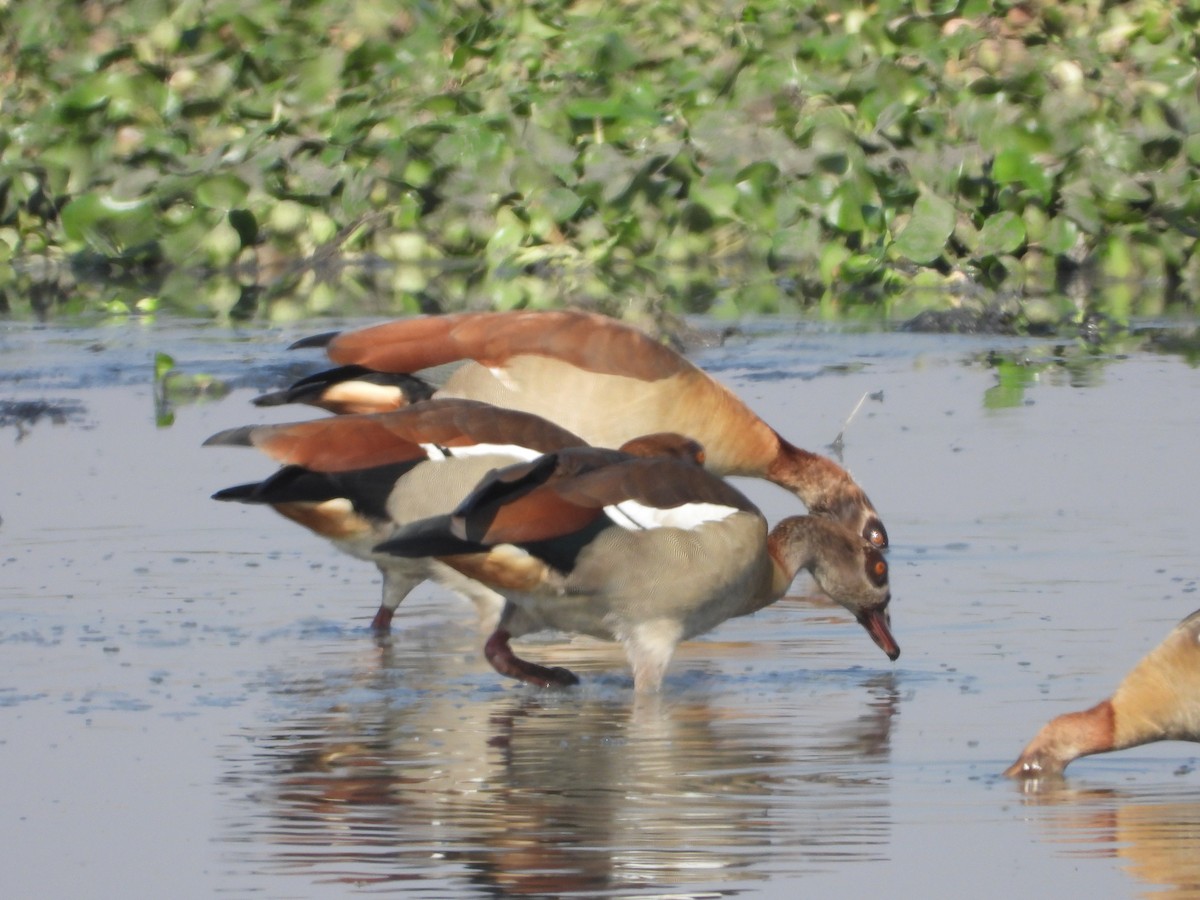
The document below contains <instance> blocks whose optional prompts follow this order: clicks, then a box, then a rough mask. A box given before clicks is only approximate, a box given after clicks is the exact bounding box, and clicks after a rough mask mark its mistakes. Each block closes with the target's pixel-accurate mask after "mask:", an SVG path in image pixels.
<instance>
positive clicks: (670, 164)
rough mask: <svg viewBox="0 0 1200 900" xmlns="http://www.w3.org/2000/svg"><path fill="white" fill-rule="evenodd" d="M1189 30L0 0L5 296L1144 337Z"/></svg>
mask: <svg viewBox="0 0 1200 900" xmlns="http://www.w3.org/2000/svg"><path fill="white" fill-rule="evenodd" d="M1198 25H1200V0H1131V2H1099V0H1089V2H1078V3H1060V2H1051V0H1046V2H1041V0H1028V2H1024V3H1003V2H1001V3H984V2H980V0H961V2H949V0H925V2H916V3H912V2H899V0H880V2H877V3H874V4H858V3H840V2H823V3H795V2H782V0H748V2H741V3H737V2H693V3H680V2H663V0H657V2H656V0H649V2H614V0H581V2H576V3H567V2H556V0H542V2H528V3H516V2H493V3H485V2H465V0H460V2H431V0H426V2H413V0H402V2H401V0H358V2H356V0H325V2H317V0H313V2H293V0H205V2H201V0H183V2H164V0H127V2H109V3H105V2H85V3H79V2H77V0H71V2H60V0H43V2H40V3H26V2H14V0H0V98H2V99H0V121H2V122H3V128H2V129H0V272H4V273H5V274H3V275H0V292H2V295H0V296H2V299H0V303H3V304H5V305H6V306H7V307H8V308H10V309H11V310H12V311H14V312H19V311H20V310H21V309H22V308H25V307H26V305H28V304H32V305H33V307H35V308H36V309H38V310H42V309H44V308H45V307H47V306H53V305H54V304H56V303H64V302H65V303H66V304H67V306H68V307H69V308H72V309H78V308H80V305H81V304H86V303H93V304H97V303H98V304H100V305H108V306H109V307H110V308H113V309H117V310H121V309H125V308H131V307H135V306H136V305H137V303H138V302H140V303H141V304H142V306H143V307H144V308H146V309H151V308H153V307H154V306H155V304H157V303H166V304H168V305H169V306H170V307H171V308H172V309H176V310H181V311H185V312H192V313H199V314H214V313H215V314H218V315H225V314H233V315H235V316H238V315H241V316H254V315H264V314H269V315H272V316H275V317H285V316H289V315H308V314H312V313H319V312H324V311H335V312H344V313H351V312H388V313H397V312H405V311H415V310H417V309H422V308H425V309H429V308H441V309H454V308H462V307H464V306H472V307H481V306H494V307H497V308H511V307H518V306H532V307H543V306H554V305H559V304H562V303H566V302H585V303H590V304H593V305H597V306H599V307H600V308H605V309H619V308H623V307H624V306H625V305H627V304H630V303H632V304H634V305H645V306H662V307H664V308H667V309H670V310H675V311H686V312H717V313H722V312H727V313H738V312H769V311H775V310H788V311H794V310H797V309H809V308H812V307H814V306H816V307H819V308H820V309H822V310H824V311H835V312H836V311H843V312H844V311H845V310H846V308H847V307H850V306H854V305H861V306H863V307H866V308H869V309H872V310H882V311H883V313H884V314H885V315H892V316H896V315H899V314H902V313H904V314H906V313H907V312H909V311H910V310H911V309H912V308H915V307H914V306H913V304H914V302H916V303H920V304H929V303H933V304H935V305H937V304H940V305H947V304H950V303H953V302H957V301H956V300H955V298H956V297H959V298H961V297H963V296H966V297H971V296H972V295H973V294H979V293H983V294H985V295H987V296H1010V297H1016V298H1026V297H1035V296H1036V297H1049V298H1050V305H1049V312H1048V313H1046V308H1045V301H1042V311H1043V314H1047V315H1048V316H1049V317H1050V318H1051V319H1053V318H1054V317H1056V316H1059V315H1061V314H1065V313H1067V312H1068V311H1071V310H1076V309H1077V307H1076V306H1072V303H1071V295H1072V292H1075V291H1082V292H1083V293H1084V294H1087V295H1088V296H1107V297H1109V298H1110V300H1109V301H1106V302H1110V303H1112V304H1114V305H1115V307H1116V310H1115V312H1117V313H1118V314H1119V313H1121V312H1122V311H1124V312H1129V311H1130V309H1131V307H1129V305H1128V304H1130V303H1136V304H1138V305H1137V306H1136V308H1133V311H1137V312H1154V311H1156V310H1157V309H1158V308H1159V307H1160V306H1161V305H1162V304H1166V303H1172V302H1185V303H1190V302H1191V301H1192V300H1194V299H1195V298H1196V296H1197V295H1198V294H1200V260H1197V255H1196V254H1195V252H1194V250H1195V247H1196V238H1197V230H1198V223H1200V171H1198V170H1200V101H1198V87H1200V84H1198V80H1197V59H1198V57H1200V46H1198V43H1200V40H1198V38H1197V26H1198ZM4 261H9V262H11V263H12V268H11V270H6V269H5V268H4V266H3V265H2V263H3V262H4ZM97 284H100V285H103V287H102V288H101V289H99V290H95V289H93V290H84V288H85V287H88V286H91V287H92V288H94V287H95V286H96V285H97ZM1096 285H1101V286H1107V287H1111V286H1112V285H1117V286H1118V289H1117V290H1116V291H1111V290H1110V291H1107V292H1104V293H1091V292H1092V290H1093V288H1094V286H1096ZM914 297H916V298H918V300H916V301H914V300H913V299H912V298H914ZM81 298H88V299H87V300H84V299H81ZM1056 298H1062V299H1061V300H1060V299H1056ZM1112 298H1115V299H1112ZM1075 299H1076V300H1077V299H1078V298H1075Z"/></svg>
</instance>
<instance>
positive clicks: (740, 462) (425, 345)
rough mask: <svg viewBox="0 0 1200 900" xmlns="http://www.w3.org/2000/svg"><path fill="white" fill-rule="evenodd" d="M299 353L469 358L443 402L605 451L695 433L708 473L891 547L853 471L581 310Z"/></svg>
mask: <svg viewBox="0 0 1200 900" xmlns="http://www.w3.org/2000/svg"><path fill="white" fill-rule="evenodd" d="M293 346H295V347H325V348H326V350H327V352H328V354H329V357H330V359H332V360H333V361H334V362H337V363H340V364H343V365H355V366H363V367H365V368H367V369H370V370H378V371H387V372H417V371H420V370H421V369H425V368H428V367H431V366H437V365H442V364H446V363H452V362H459V361H463V360H467V361H470V362H468V363H467V364H466V365H463V366H462V367H460V368H459V369H458V370H456V371H455V373H454V374H453V375H452V376H451V377H450V379H449V381H448V382H447V383H446V385H445V386H444V387H443V388H442V389H441V390H440V391H439V396H443V397H466V398H471V399H475V400H482V401H486V402H489V403H493V404H496V405H497V406H504V407H509V408H513V409H521V410H524V411H527V412H531V413H536V414H538V415H541V416H544V417H545V418H547V419H549V420H551V421H554V422H557V423H559V424H561V425H562V426H563V427H565V428H568V429H570V430H571V431H573V432H575V433H576V434H578V435H579V436H580V437H582V438H583V439H584V440H585V441H587V442H588V443H589V444H591V445H593V446H599V447H617V446H620V445H621V444H622V443H624V442H625V441H627V440H629V439H630V438H633V437H636V436H638V435H641V434H646V433H650V432H660V431H667V432H676V433H679V434H686V435H688V436H690V437H693V438H695V439H696V440H698V441H700V443H701V444H703V445H704V448H705V455H706V462H705V465H706V467H707V468H708V469H709V470H710V471H712V472H714V473H716V474H720V475H748V476H754V477H760V478H766V479H768V480H770V481H773V482H775V483H776V484H779V485H781V486H782V487H784V488H787V489H788V490H790V491H792V492H793V493H795V494H796V495H797V496H798V497H799V498H800V499H801V500H802V501H803V502H804V503H805V505H806V506H807V507H808V509H809V511H810V512H812V513H814V514H816V515H823V516H827V517H829V518H832V519H835V520H836V521H839V522H842V523H843V524H845V525H846V526H847V527H849V528H851V529H853V530H854V531H856V532H858V533H860V534H861V535H863V537H864V538H866V539H867V540H868V541H870V542H871V543H872V544H874V545H875V546H877V547H886V546H887V531H886V530H885V529H884V527H883V523H882V522H881V521H880V519H879V515H878V513H876V511H875V508H874V507H873V506H872V505H871V502H870V500H868V499H867V496H866V494H864V493H863V491H862V489H861V488H860V487H859V486H858V485H857V484H856V483H855V482H854V480H853V479H852V478H851V477H850V475H849V473H847V472H846V470H845V469H843V468H842V467H841V466H839V465H838V464H837V463H835V462H833V461H832V460H830V459H828V458H826V457H824V456H820V455H817V454H815V453H810V452H808V451H806V450H802V449H800V448H799V447H796V446H795V445H793V444H791V443H789V442H788V441H786V440H785V439H784V438H783V437H782V436H780V434H779V433H778V432H777V431H775V430H774V429H773V428H771V427H770V426H769V425H767V423H766V422H764V421H763V420H762V419H760V418H759V417H758V416H757V415H756V414H755V413H754V412H752V411H751V410H750V409H749V408H748V407H747V406H746V405H745V404H744V403H742V401H741V400H739V399H738V398H737V397H736V396H735V395H734V394H733V392H731V391H730V390H729V389H728V388H726V387H724V386H723V385H722V384H720V383H719V382H717V381H716V380H715V379H713V378H712V377H711V376H709V375H708V374H707V373H705V372H703V371H702V370H700V369H699V368H697V367H696V366H694V365H693V364H692V363H690V362H689V361H688V360H687V359H685V358H684V357H682V356H681V355H679V354H678V353H676V352H675V351H674V350H672V349H670V348H669V347H667V346H665V345H664V344H661V343H659V342H657V341H654V340H653V339H651V338H650V337H648V336H647V335H645V334H643V333H641V332H640V331H637V330H636V329H633V328H630V327H629V326H627V325H624V324H622V323H620V322H617V321H615V320H613V319H609V318H605V317H603V316H598V315H593V314H589V313H583V312H573V311H554V312H501V313H491V312H489V313H462V314H456V315H447V316H429V317H417V318H412V319H405V320H400V321H395V322H388V323H384V324H382V325H376V326H372V327H368V328H362V329H358V330H355V331H349V332H344V333H341V334H336V333H335V334H325V335H318V336H315V337H313V338H309V339H305V340H302V341H299V342H297V343H296V344H294V345H293Z"/></svg>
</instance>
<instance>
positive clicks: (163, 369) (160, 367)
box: [154, 352, 175, 381]
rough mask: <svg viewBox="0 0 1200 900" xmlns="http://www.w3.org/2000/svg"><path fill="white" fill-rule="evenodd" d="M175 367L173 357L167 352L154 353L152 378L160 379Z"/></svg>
mask: <svg viewBox="0 0 1200 900" xmlns="http://www.w3.org/2000/svg"><path fill="white" fill-rule="evenodd" d="M174 368H175V357H173V356H171V355H170V354H169V353H162V352H159V353H155V354H154V380H155V381H162V380H163V379H164V378H165V377H166V375H167V373H168V372H170V371H171V370H172V369H174Z"/></svg>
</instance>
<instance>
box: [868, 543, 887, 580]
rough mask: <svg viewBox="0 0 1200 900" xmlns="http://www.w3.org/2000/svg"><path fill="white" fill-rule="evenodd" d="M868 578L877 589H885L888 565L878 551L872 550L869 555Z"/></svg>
mask: <svg viewBox="0 0 1200 900" xmlns="http://www.w3.org/2000/svg"><path fill="white" fill-rule="evenodd" d="M867 577H868V578H870V579H871V583H872V584H873V585H875V587H883V586H884V585H886V584H887V580H888V565H887V563H886V562H885V561H884V559H883V557H882V556H880V555H879V551H878V550H871V551H869V552H868V554H867Z"/></svg>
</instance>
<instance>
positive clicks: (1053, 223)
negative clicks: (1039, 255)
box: [1042, 216, 1079, 254]
mask: <svg viewBox="0 0 1200 900" xmlns="http://www.w3.org/2000/svg"><path fill="white" fill-rule="evenodd" d="M1078 240H1079V226H1078V225H1076V224H1075V223H1074V222H1072V221H1071V220H1070V219H1069V218H1067V217H1066V216H1055V217H1054V218H1053V219H1051V220H1050V222H1049V224H1047V226H1046V234H1045V236H1044V237H1043V238H1042V246H1043V247H1045V248H1046V250H1047V251H1048V252H1050V253H1060V254H1061V253H1069V252H1070V251H1071V250H1073V249H1074V247H1075V244H1076V242H1077V241H1078Z"/></svg>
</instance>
